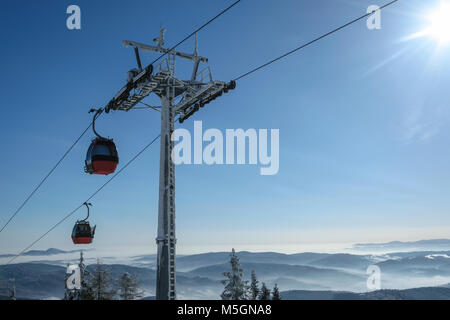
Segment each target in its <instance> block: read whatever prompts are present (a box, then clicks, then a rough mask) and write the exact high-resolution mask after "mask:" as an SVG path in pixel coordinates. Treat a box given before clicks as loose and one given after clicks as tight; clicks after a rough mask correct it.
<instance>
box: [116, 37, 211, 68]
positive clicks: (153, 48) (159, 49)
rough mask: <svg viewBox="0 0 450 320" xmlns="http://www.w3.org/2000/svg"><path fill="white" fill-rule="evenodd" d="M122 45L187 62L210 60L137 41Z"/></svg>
mask: <svg viewBox="0 0 450 320" xmlns="http://www.w3.org/2000/svg"><path fill="white" fill-rule="evenodd" d="M122 44H123V45H124V46H125V47H128V46H132V47H134V48H138V49H141V50H143V51H148V52H158V53H170V54H173V55H176V56H178V57H180V58H183V59H187V60H191V61H196V60H199V61H201V62H204V63H208V58H205V57H201V56H197V55H195V54H190V53H184V52H179V51H175V50H170V49H166V48H163V47H157V46H152V45H149V44H144V43H140V42H136V41H130V40H123V41H122Z"/></svg>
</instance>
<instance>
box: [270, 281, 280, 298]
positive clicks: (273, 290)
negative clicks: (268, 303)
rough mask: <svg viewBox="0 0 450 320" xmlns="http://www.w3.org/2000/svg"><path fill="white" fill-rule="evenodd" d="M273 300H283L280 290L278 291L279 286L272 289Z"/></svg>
mask: <svg viewBox="0 0 450 320" xmlns="http://www.w3.org/2000/svg"><path fill="white" fill-rule="evenodd" d="M272 300H281V296H280V290H279V289H278V286H277V284H276V283H275V286H274V287H273V289H272Z"/></svg>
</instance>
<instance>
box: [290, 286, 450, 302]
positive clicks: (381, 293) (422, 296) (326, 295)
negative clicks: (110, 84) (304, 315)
mask: <svg viewBox="0 0 450 320" xmlns="http://www.w3.org/2000/svg"><path fill="white" fill-rule="evenodd" d="M281 298H282V299H284V300H450V288H447V287H423V288H413V289H405V290H387V289H384V290H377V291H372V292H364V293H354V292H345V291H308V290H291V291H282V292H281Z"/></svg>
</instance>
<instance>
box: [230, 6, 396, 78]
mask: <svg viewBox="0 0 450 320" xmlns="http://www.w3.org/2000/svg"><path fill="white" fill-rule="evenodd" d="M397 1H399V0H393V1H391V2H389V3H387V4H385V5H383V6H381V7H380V8H379V9H376V10H374V11H371V12H369V13H366V14H365V15H363V16H360V17H359V18H356V19H354V20H352V21H350V22H347V23H346V24H344V25H342V26H340V27H338V28H336V29H334V30H332V31H330V32H327V33H325V34H323V35H321V36H320V37H317V38H315V39H314V40H311V41H309V42H307V43H305V44H303V45H301V46H299V47H297V48H295V49H293V50H291V51H289V52H286V53H285V54H283V55H281V56H279V57H277V58H275V59H273V60H270V61H269V62H266V63H264V64H262V65H260V66H259V67H256V68H254V69H252V70H250V71H248V72H246V73H244V74H242V75H240V76H239V77H237V78H235V79H233V81H238V80H240V79H242V78H244V77H246V76H248V75H250V74H252V73H254V72H256V71H258V70H260V69H262V68H264V67H267V66H268V65H270V64H272V63H274V62H276V61H278V60H281V59H283V58H285V57H287V56H289V55H291V54H293V53H294V52H297V51H299V50H301V49H303V48H305V47H307V46H309V45H311V44H313V43H315V42H317V41H319V40H321V39H323V38H325V37H327V36H329V35H331V34H333V33H335V32H338V31H340V30H342V29H344V28H346V27H348V26H350V25H352V24H354V23H356V22H358V21H360V20H362V19H364V18H367V17H369V16H370V15H372V14H374V13H375V12H377V11H379V10H382V9H384V8H386V7H388V6H390V5H392V4H394V3H396V2H397Z"/></svg>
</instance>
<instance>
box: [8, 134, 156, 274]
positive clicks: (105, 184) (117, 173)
mask: <svg viewBox="0 0 450 320" xmlns="http://www.w3.org/2000/svg"><path fill="white" fill-rule="evenodd" d="M160 136H161V135H160V134H158V135H157V136H156V137H155V138H154V139H153V140H152V141H151V142H150V143H148V144H147V145H146V146H145V147H144V148H142V149H141V151H139V152H138V153H137V154H136V155H135V156H134V157H133V158H131V159H130V160H129V161H128V162H127V163H126V164H125V165H124V166H123V167H122V168H121V169H120V170H119V171H117V172H116V173H115V174H114V175H113V176H112V177H111V178H110V179H108V180H107V181H106V182H105V183H104V184H103V185H102V186H101V187H100V188H98V189H97V190H96V191H95V192H94V193H93V194H91V195H90V196H89V198H87V200H86V201H84V202H83V204H80V205H79V206H78V207H76V208H75V209H74V210H72V211H71V212H69V213H68V214H67V215H66V216H65V217H64V218H62V219H61V220H59V221H58V222H57V223H56V224H54V225H53V226H52V227H51V228H50V229H48V230H47V231H46V232H45V233H44V234H42V235H41V236H40V237H39V238H37V239H36V240H35V241H33V242H32V243H31V244H30V245H29V246H27V247H26V248H25V249H23V250H22V251H20V252H19V253H18V254H17V255H15V256H14V257H12V258H11V259H10V260H9V261H8V262H7V263H6V264H4V265H3V266H7V265H9V264H11V263H12V262H13V261H14V260H16V259H17V258H18V257H20V256H21V255H22V254H24V253H25V252H26V251H28V250H29V249H30V248H32V247H33V246H34V245H35V244H36V243H38V242H39V241H41V240H42V239H43V238H44V237H45V236H46V235H47V234H49V233H50V232H52V231H53V230H54V229H55V228H56V227H58V226H59V225H60V224H61V223H63V222H64V221H66V220H67V219H68V218H69V217H71V216H72V215H73V214H74V213H75V212H77V211H78V210H79V209H80V208H81V207H83V206H84V205H85V204H84V203H87V202H89V201H90V200H91V199H92V198H94V197H95V196H96V195H97V194H98V193H99V192H100V191H101V190H103V188H105V187H106V186H107V185H108V184H109V183H110V182H111V181H112V180H114V178H116V177H117V176H118V175H119V174H120V173H121V172H122V171H123V170H125V169H126V168H127V167H128V166H129V165H130V164H131V163H132V162H133V161H134V160H136V159H137V158H138V157H139V156H140V155H141V154H142V153H143V152H144V151H145V150H147V149H148V148H149V147H150V146H151V145H152V144H153V143H154V142H155V141H156V140H158V139H159V137H160ZM0 267H1V266H0Z"/></svg>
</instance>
